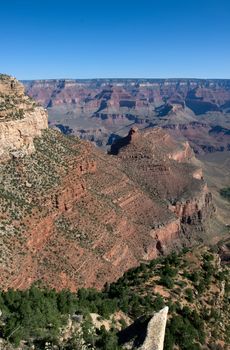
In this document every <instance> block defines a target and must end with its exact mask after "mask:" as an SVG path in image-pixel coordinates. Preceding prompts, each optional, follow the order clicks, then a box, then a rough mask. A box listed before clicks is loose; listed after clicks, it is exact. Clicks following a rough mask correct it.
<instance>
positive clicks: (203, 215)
mask: <svg viewBox="0 0 230 350" xmlns="http://www.w3.org/2000/svg"><path fill="white" fill-rule="evenodd" d="M6 79H8V80H9V81H10V78H6ZM22 98H26V97H24V96H23V97H22ZM17 109H18V107H17V105H15V110H17ZM23 112H24V110H23ZM41 114H42V116H44V115H46V113H45V112H44V111H42V112H41V109H40V108H38V109H37V108H36V107H35V109H34V113H33V117H31V118H32V121H33V123H34V125H37V124H38V125H39V126H40V127H41V128H43V127H44V124H45V123H44V124H43V123H41V122H39V121H36V118H37V117H38V119H39V118H40V116H41ZM26 118H27V112H26V111H25V113H24V114H23V118H22V119H21V122H25V123H26ZM17 122H18V121H17V120H13V121H12V120H10V121H7V122H4V123H8V124H7V125H8V127H9V129H10V130H11V129H12V128H14V126H15V125H17ZM36 123H37V124H36ZM132 133H133V131H131V134H132ZM19 134H20V135H21V134H22V131H21V129H20V132H19ZM131 134H129V136H128V138H129V137H130V135H131ZM40 135H41V136H40ZM131 139H132V140H133V136H132V137H131ZM134 139H135V140H136V141H135V142H134V143H133V142H131V143H130V144H129V145H128V147H127V153H126V152H125V151H124V150H123V151H122V152H120V151H119V152H118V153H119V154H118V156H113V155H106V154H104V153H102V152H101V151H98V150H97V149H96V148H94V147H93V146H92V145H91V144H90V143H87V142H83V141H80V140H79V139H76V138H74V137H66V136H64V135H63V134H61V133H60V132H58V131H54V130H49V129H46V130H43V131H41V130H40V129H39V131H38V133H36V132H35V133H33V134H32V135H31V139H30V142H31V144H33V149H32V152H22V153H20V157H18V156H15V154H12V152H11V153H10V152H8V151H6V154H7V156H8V157H10V159H9V160H8V161H7V162H2V163H1V164H0V176H1V187H0V189H1V191H0V209H1V222H0V225H1V226H0V229H1V235H0V239H1V256H0V259H1V260H0V283H1V287H2V288H8V287H13V288H26V287H28V286H29V285H31V283H33V282H35V281H38V280H41V281H42V283H44V284H46V285H48V286H50V287H54V288H56V289H62V288H70V289H71V290H76V289H77V288H79V287H82V286H87V287H88V286H96V287H102V286H103V284H104V283H105V282H111V281H113V280H115V279H117V278H118V277H119V276H121V275H122V273H123V272H124V271H125V270H127V269H128V268H130V267H132V266H136V265H138V263H139V262H140V261H141V260H149V259H153V258H155V257H157V256H158V255H159V254H162V253H166V252H168V251H169V250H170V249H172V248H176V247H179V246H181V245H182V244H191V243H192V241H193V240H194V237H195V236H193V231H196V233H197V232H199V239H202V237H203V234H204V230H205V227H206V224H207V223H208V221H209V217H210V215H211V214H212V212H213V207H212V203H211V195H210V193H209V192H208V190H207V187H206V186H205V183H204V181H203V180H202V175H201V171H200V169H199V168H197V167H195V166H194V165H191V164H190V159H191V158H192V156H193V155H192V151H191V149H190V148H189V146H188V144H187V143H185V144H182V145H181V144H179V143H178V142H175V141H174V140H172V139H171V138H170V137H169V136H168V135H167V134H166V133H165V132H163V131H162V130H161V131H160V130H158V129H156V130H153V131H152V132H147V133H144V134H143V135H139V136H137V137H136V136H135V135H134ZM2 140H3V138H2ZM2 140H0V142H3V141H2ZM15 140H16V138H15V139H14V138H13V140H11V141H10V142H11V143H12V145H13V146H14V147H15ZM132 140H131V141H132ZM151 140H152V141H151ZM114 147H115V146H114ZM9 149H11V148H10V147H9ZM21 150H24V144H23V143H22V144H19V145H18V148H17V151H18V152H19V151H20V152H21ZM121 154H123V156H121ZM135 159H136V160H137V162H136V164H138V166H137V167H136V166H134V162H135ZM184 161H185V162H184ZM145 179H146V180H145ZM178 179H180V180H178ZM189 227H192V229H191V230H190V229H189ZM195 239H196V238H195Z"/></svg>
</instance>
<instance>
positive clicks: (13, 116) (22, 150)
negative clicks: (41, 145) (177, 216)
mask: <svg viewBox="0 0 230 350" xmlns="http://www.w3.org/2000/svg"><path fill="white" fill-rule="evenodd" d="M0 104H1V109H0V149H1V151H0V161H5V160H7V159H9V158H11V157H15V158H19V157H23V156H25V155H28V154H31V153H32V152H33V151H34V150H35V148H34V144H33V140H34V138H35V137H37V136H41V131H42V130H44V129H47V127H48V115H47V113H46V111H45V110H44V109H43V108H42V107H38V106H35V104H34V102H32V101H31V100H30V99H29V98H28V97H27V96H25V95H24V87H23V85H22V84H20V83H19V82H17V80H16V79H14V78H11V77H8V76H0Z"/></svg>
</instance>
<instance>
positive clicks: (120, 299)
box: [0, 249, 230, 350]
mask: <svg viewBox="0 0 230 350" xmlns="http://www.w3.org/2000/svg"><path fill="white" fill-rule="evenodd" d="M169 281H170V282H169ZM38 286H39V283H38V284H37V286H32V287H31V288H30V289H29V290H27V291H13V290H8V291H7V292H2V293H1V294H0V310H1V312H2V315H1V316H0V338H1V337H2V338H4V339H6V340H8V341H10V342H11V343H13V344H14V345H18V344H19V343H20V341H21V340H22V339H23V340H24V341H26V343H25V349H27V347H26V346H28V349H29V346H31V344H34V345H35V349H44V344H45V343H46V342H49V343H50V344H51V349H55V344H56V346H57V347H56V349H66V350H67V349H69V350H70V349H71V350H74V349H105V350H116V349H121V348H122V345H121V344H120V345H119V336H118V335H119V334H118V332H117V328H118V323H117V321H116V322H115V321H113V316H114V314H116V312H118V311H119V312H120V311H122V312H123V313H124V314H126V315H127V316H128V317H129V318H130V319H131V320H133V321H134V320H136V319H138V318H139V317H142V318H143V317H144V319H145V320H148V319H149V318H150V317H151V315H152V314H153V313H154V312H155V311H158V310H160V309H161V308H162V307H164V306H165V305H168V306H169V320H168V323H167V330H166V338H165V350H173V349H174V347H175V346H176V347H177V348H178V349H180V350H199V349H208V348H207V345H208V346H209V348H211V349H212V348H213V349H227V347H225V348H224V347H220V345H218V341H219V340H222V341H224V342H225V344H229V342H230V320H229V314H230V305H229V293H230V279H229V268H227V267H226V268H221V267H220V266H219V265H218V257H217V255H214V254H213V253H211V252H209V251H207V250H204V249H201V250H199V249H198V250H197V251H194V252H192V253H191V252H187V253H185V252H184V253H181V254H179V255H177V254H175V253H173V254H171V255H169V256H168V257H165V258H163V257H162V258H158V259H156V260H153V261H151V262H150V263H148V264H141V265H140V266H139V267H138V268H135V269H131V270H129V271H127V272H126V273H125V274H124V275H123V277H121V278H120V279H119V280H118V281H117V282H115V283H112V284H111V285H108V284H106V285H105V287H104V290H103V291H101V292H100V291H97V290H95V289H80V290H79V291H78V292H77V293H71V292H70V291H67V290H64V291H61V292H55V291H54V290H48V289H46V288H42V287H41V284H40V287H38ZM217 305H218V307H217ZM92 313H95V314H98V315H100V319H101V320H108V321H109V320H110V321H109V322H110V331H106V329H105V327H104V326H103V324H102V325H101V327H99V328H96V327H95V326H94V323H93V321H92V319H91V316H90V314H92ZM79 317H80V318H81V319H82V320H80V321H79V320H76V318H79ZM70 319H72V320H73V323H74V324H75V331H74V332H73V333H72V334H71V335H70V337H69V338H68V339H67V340H65V341H61V340H60V339H61V335H62V334H63V332H64V330H65V327H66V324H67V323H68V320H70ZM119 324H120V327H121V326H123V327H124V325H125V320H123V319H122V320H121V321H120V322H119ZM86 344H87V345H86ZM52 346H53V347H52ZM226 346H227V345H226Z"/></svg>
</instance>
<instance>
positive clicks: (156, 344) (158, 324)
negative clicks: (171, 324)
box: [138, 306, 168, 350]
mask: <svg viewBox="0 0 230 350" xmlns="http://www.w3.org/2000/svg"><path fill="white" fill-rule="evenodd" d="M167 315H168V307H167V306H166V307H165V308H164V309H162V310H160V311H159V312H157V313H156V314H155V315H154V316H153V317H152V318H151V320H150V321H149V324H148V327H147V336H146V338H145V341H144V343H143V345H142V346H141V347H139V348H138V350H163V348H164V338H165V328H166V322H167Z"/></svg>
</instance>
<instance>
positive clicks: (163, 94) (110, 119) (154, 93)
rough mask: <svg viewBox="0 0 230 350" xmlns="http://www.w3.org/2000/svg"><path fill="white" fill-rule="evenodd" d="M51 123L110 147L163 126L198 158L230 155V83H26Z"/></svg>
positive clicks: (96, 80) (118, 80) (41, 81)
mask: <svg viewBox="0 0 230 350" xmlns="http://www.w3.org/2000/svg"><path fill="white" fill-rule="evenodd" d="M23 84H24V85H25V88H26V92H27V93H28V95H29V96H31V97H32V98H34V99H35V100H36V101H37V102H38V103H39V104H41V105H42V106H43V107H45V108H47V110H48V113H49V123H50V126H52V127H57V128H59V129H61V130H62V131H64V132H66V133H73V134H75V135H77V136H79V137H81V138H82V139H86V140H90V141H92V142H93V143H95V144H96V145H97V146H99V147H103V148H107V149H108V148H109V147H110V145H111V143H112V142H113V140H114V139H117V138H119V137H124V136H125V135H126V134H127V133H128V131H129V129H130V127H137V128H139V129H146V128H152V127H156V126H158V127H162V128H165V129H166V130H167V132H168V133H170V134H171V135H172V136H173V137H176V138H180V139H182V140H188V141H189V142H190V145H191V147H192V148H193V150H194V151H195V152H196V153H197V154H205V153H210V152H222V151H229V150H230V118H229V115H230V81H229V80H224V79H222V80H221V79H92V80H77V79H76V80H74V79H72V80H70V79H62V80H37V81H36V80H35V81H23Z"/></svg>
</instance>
